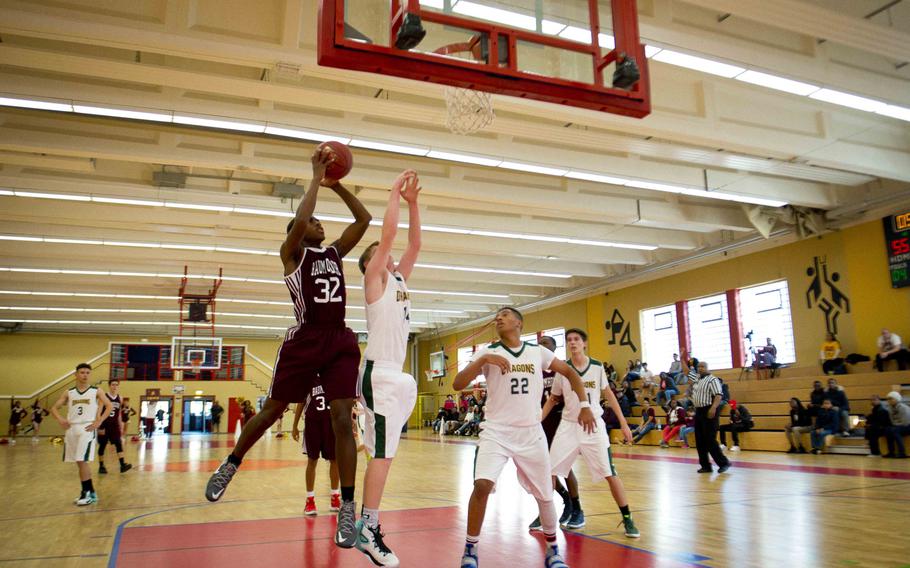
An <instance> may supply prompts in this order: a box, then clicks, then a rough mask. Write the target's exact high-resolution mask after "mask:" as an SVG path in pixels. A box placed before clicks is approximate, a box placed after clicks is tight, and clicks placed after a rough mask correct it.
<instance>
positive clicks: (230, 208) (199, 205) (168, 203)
mask: <svg viewBox="0 0 910 568" xmlns="http://www.w3.org/2000/svg"><path fill="white" fill-rule="evenodd" d="M164 206H165V207H173V208H174V209H196V210H199V211H225V212H228V213H230V212H231V211H233V210H234V207H233V206H231V205H211V204H204V203H179V202H177V201H165V202H164Z"/></svg>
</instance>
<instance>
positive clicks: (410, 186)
mask: <svg viewBox="0 0 910 568" xmlns="http://www.w3.org/2000/svg"><path fill="white" fill-rule="evenodd" d="M409 172H410V174H411V175H410V176H409V177H408V179H407V181H406V182H405V184H404V188H403V189H402V190H401V197H402V198H403V199H404V200H405V201H407V202H408V203H416V202H417V194H418V193H420V190H421V189H423V188H422V187H420V178H419V177H417V172H415V171H414V170H409Z"/></svg>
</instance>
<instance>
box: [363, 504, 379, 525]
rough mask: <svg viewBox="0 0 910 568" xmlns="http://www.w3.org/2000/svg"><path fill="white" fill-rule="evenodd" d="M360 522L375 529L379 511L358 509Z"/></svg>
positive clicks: (377, 523)
mask: <svg viewBox="0 0 910 568" xmlns="http://www.w3.org/2000/svg"><path fill="white" fill-rule="evenodd" d="M360 520H361V521H363V524H365V525H366V526H368V527H370V528H371V529H375V528H376V527H378V526H379V509H367V508H366V507H361V508H360Z"/></svg>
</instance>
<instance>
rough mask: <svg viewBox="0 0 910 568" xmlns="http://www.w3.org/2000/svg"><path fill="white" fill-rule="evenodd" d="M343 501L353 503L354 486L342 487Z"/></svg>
mask: <svg viewBox="0 0 910 568" xmlns="http://www.w3.org/2000/svg"><path fill="white" fill-rule="evenodd" d="M341 500H342V501H353V500H354V486H353V485H352V486H350V487H345V486H344V485H342V486H341Z"/></svg>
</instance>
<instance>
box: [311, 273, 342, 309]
mask: <svg viewBox="0 0 910 568" xmlns="http://www.w3.org/2000/svg"><path fill="white" fill-rule="evenodd" d="M314 283H316V284H317V285H319V286H321V287H322V289H321V290H320V291H319V292H320V294H321V296H315V297H314V298H313V301H314V302H316V303H317V304H328V303H329V302H340V301H341V296H336V295H335V293H336V292H338V288H339V287H340V286H341V280H340V279H339V278H338V277H337V276H332V277H330V278H317V279H316V280H314ZM330 290H331V291H330Z"/></svg>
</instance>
